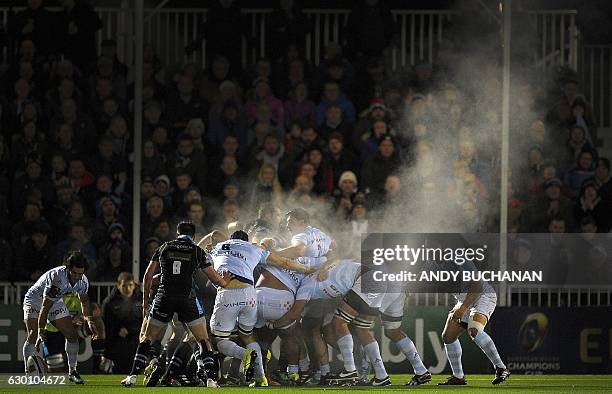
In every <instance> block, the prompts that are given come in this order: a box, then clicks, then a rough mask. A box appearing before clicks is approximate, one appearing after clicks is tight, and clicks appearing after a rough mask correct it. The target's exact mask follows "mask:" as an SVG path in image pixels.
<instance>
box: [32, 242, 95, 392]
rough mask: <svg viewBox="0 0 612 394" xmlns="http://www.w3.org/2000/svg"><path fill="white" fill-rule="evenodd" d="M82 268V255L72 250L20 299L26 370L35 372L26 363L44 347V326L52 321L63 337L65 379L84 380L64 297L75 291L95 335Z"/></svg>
mask: <svg viewBox="0 0 612 394" xmlns="http://www.w3.org/2000/svg"><path fill="white" fill-rule="evenodd" d="M85 270H87V259H86V258H85V256H84V255H83V254H82V253H81V252H78V251H75V252H71V253H70V254H69V255H68V257H67V258H66V265H63V266H60V267H56V268H53V269H51V270H49V271H47V272H45V273H44V274H43V275H42V276H41V277H40V278H39V279H38V280H37V281H36V283H35V284H34V285H33V286H32V287H30V289H29V290H28V292H27V293H26V295H25V298H24V301H23V312H24V320H25V324H26V328H27V332H28V334H27V335H28V336H27V339H26V342H25V343H24V344H23V360H24V363H25V366H26V373H30V372H34V371H30V370H29V369H28V362H29V363H30V365H32V360H31V358H36V351H37V350H38V351H40V350H41V348H43V347H44V346H43V345H44V342H43V336H44V330H45V326H46V325H47V322H53V324H54V326H55V327H56V328H57V329H58V330H59V331H60V332H61V333H62V334H63V336H64V338H66V340H65V346H64V350H65V351H66V358H67V359H68V379H69V380H70V381H71V382H74V383H76V384H84V383H85V381H84V380H83V379H82V378H81V376H80V375H79V373H78V372H77V370H76V367H77V357H78V353H79V335H78V333H77V329H76V327H75V325H74V324H73V322H72V317H71V316H70V313H69V311H68V308H67V307H66V304H65V303H64V300H63V297H64V296H65V295H66V294H70V293H78V296H79V300H80V302H81V308H82V311H83V316H84V318H85V320H86V321H87V326H88V327H89V330H90V331H91V332H92V334H93V336H94V337H95V336H96V334H97V332H98V330H97V327H96V325H95V324H94V322H93V316H92V313H91V306H90V303H89V297H88V296H87V291H88V290H89V281H88V280H87V277H86V276H85V275H84V274H83V273H84V272H85ZM39 364H40V363H38V362H35V363H34V365H38V367H37V368H36V370H38V372H43V371H44V366H42V365H39Z"/></svg>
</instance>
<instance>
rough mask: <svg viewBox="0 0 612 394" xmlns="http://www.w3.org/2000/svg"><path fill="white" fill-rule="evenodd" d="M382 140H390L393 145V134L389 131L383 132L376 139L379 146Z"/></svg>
mask: <svg viewBox="0 0 612 394" xmlns="http://www.w3.org/2000/svg"><path fill="white" fill-rule="evenodd" d="M383 141H391V143H392V144H393V145H395V140H394V139H393V136H392V135H391V134H389V133H386V134H383V135H382V136H381V137H380V138H379V139H378V146H380V144H382V143H383Z"/></svg>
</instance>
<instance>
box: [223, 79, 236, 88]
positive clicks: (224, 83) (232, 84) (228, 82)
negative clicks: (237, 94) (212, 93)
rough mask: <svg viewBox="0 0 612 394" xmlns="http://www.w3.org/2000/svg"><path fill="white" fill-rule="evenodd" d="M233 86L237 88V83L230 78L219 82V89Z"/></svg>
mask: <svg viewBox="0 0 612 394" xmlns="http://www.w3.org/2000/svg"><path fill="white" fill-rule="evenodd" d="M228 87H231V88H233V89H235V88H236V84H235V83H234V82H233V81H230V80H229V79H226V80H225V81H223V82H221V83H220V84H219V91H222V90H224V89H225V88H228Z"/></svg>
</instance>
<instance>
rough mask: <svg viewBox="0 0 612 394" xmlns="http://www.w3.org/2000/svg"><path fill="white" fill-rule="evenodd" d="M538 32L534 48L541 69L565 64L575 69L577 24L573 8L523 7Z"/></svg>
mask: <svg viewBox="0 0 612 394" xmlns="http://www.w3.org/2000/svg"><path fill="white" fill-rule="evenodd" d="M524 12H525V13H526V14H528V15H529V16H530V19H531V23H532V24H533V26H534V28H535V31H536V32H537V34H538V41H539V43H538V45H537V47H536V48H534V52H533V60H534V63H535V65H536V67H538V68H540V69H541V70H545V69H547V68H550V67H554V66H559V65H567V66H569V67H571V68H572V69H574V70H578V42H579V39H578V38H579V37H578V28H577V26H576V16H577V15H578V12H577V11H576V10H525V11H524Z"/></svg>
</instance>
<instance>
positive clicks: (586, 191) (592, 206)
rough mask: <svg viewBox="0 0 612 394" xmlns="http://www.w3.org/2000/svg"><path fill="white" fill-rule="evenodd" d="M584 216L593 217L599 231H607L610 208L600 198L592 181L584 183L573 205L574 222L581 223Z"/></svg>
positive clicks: (610, 220) (611, 211)
mask: <svg viewBox="0 0 612 394" xmlns="http://www.w3.org/2000/svg"><path fill="white" fill-rule="evenodd" d="M586 217H592V218H594V219H595V223H596V224H597V229H598V231H599V232H602V233H607V232H609V231H610V227H611V224H612V208H611V207H610V206H609V205H608V206H606V204H604V202H603V201H602V199H601V196H600V195H599V193H598V190H597V186H596V185H595V184H594V183H592V182H587V183H585V184H584V185H583V186H582V188H581V190H580V194H579V196H578V201H577V202H576V205H575V206H574V222H575V223H581V222H582V220H583V219H584V218H586Z"/></svg>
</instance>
